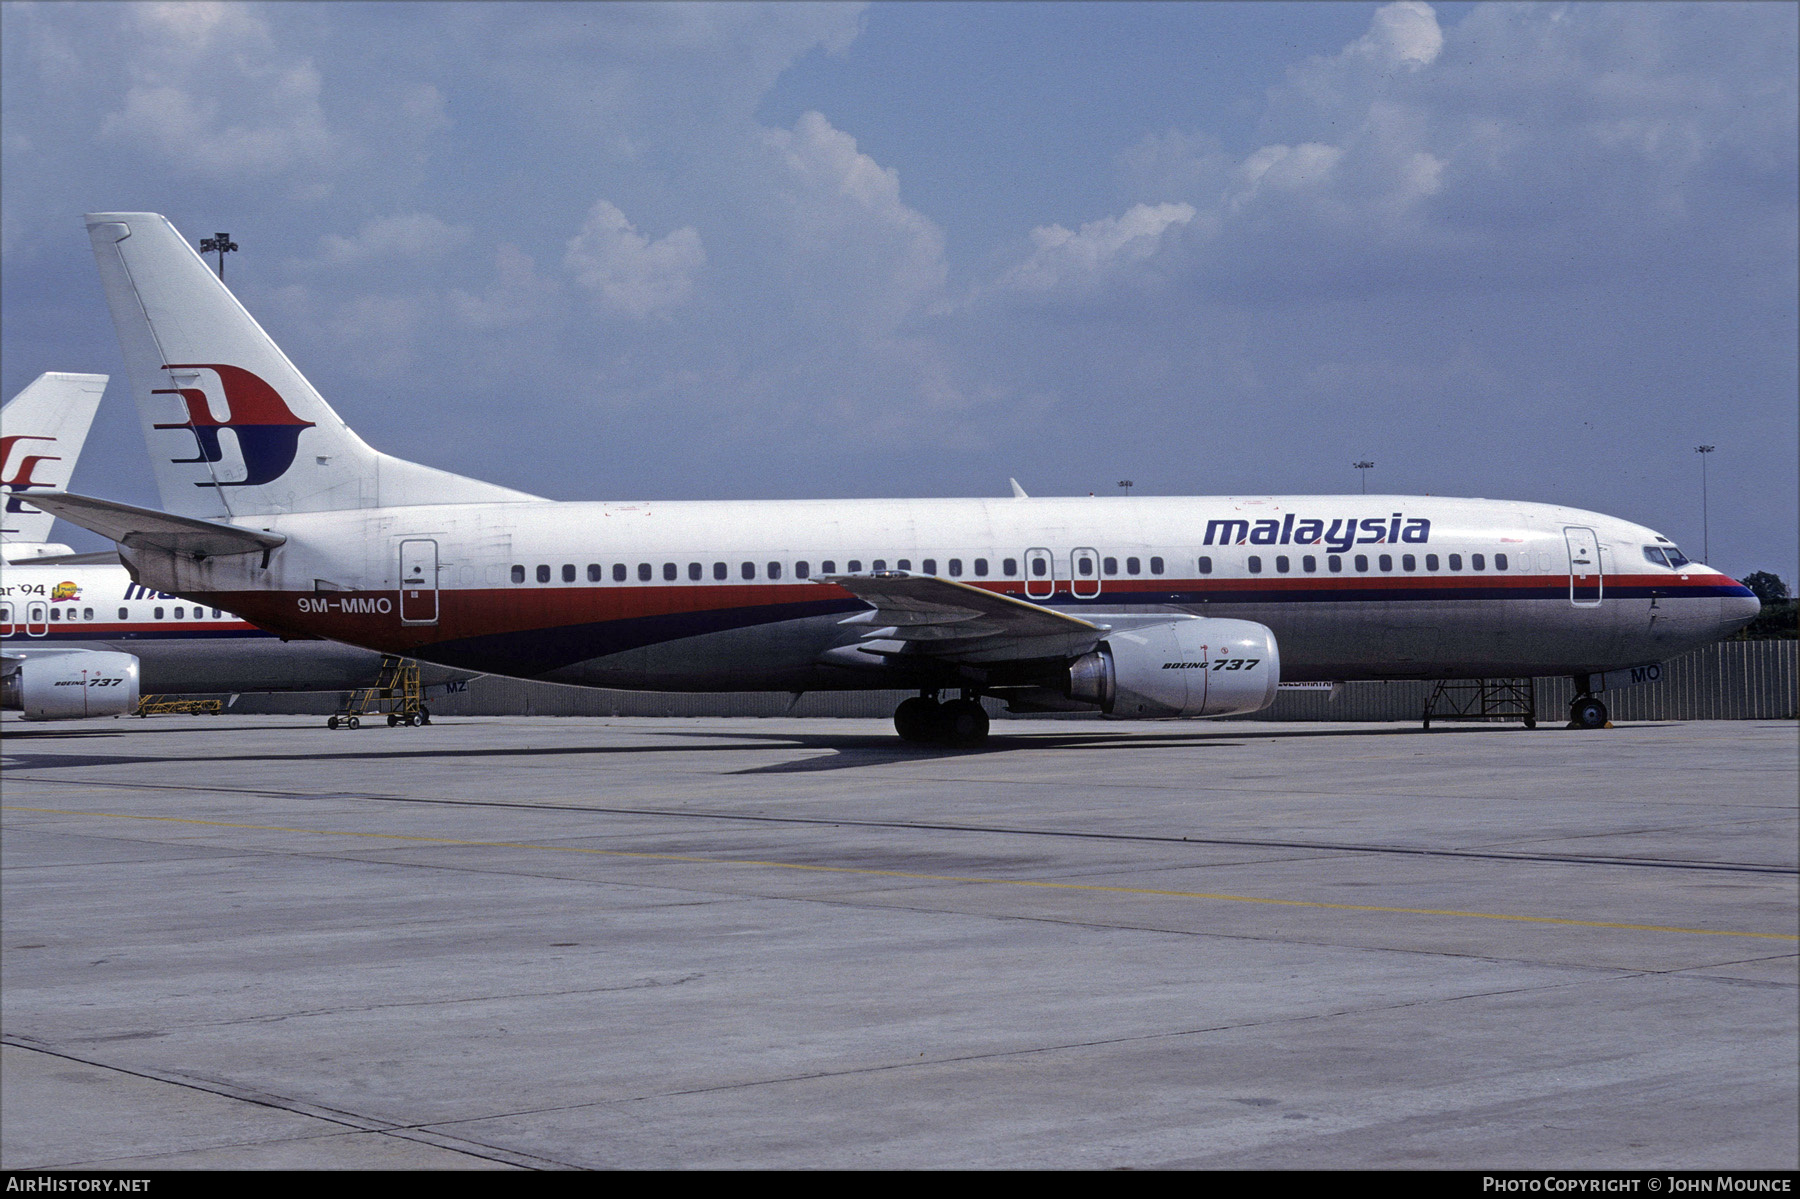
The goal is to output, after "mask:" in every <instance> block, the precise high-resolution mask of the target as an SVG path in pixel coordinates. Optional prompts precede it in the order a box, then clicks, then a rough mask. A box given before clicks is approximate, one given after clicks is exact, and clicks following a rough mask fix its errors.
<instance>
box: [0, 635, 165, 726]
mask: <svg viewBox="0 0 1800 1199" xmlns="http://www.w3.org/2000/svg"><path fill="white" fill-rule="evenodd" d="M137 702H138V660H137V657H136V656H135V655H133V654H121V653H114V652H111V651H103V650H81V651H77V652H74V653H67V654H42V655H33V656H32V657H29V658H26V659H25V660H24V661H23V662H21V663H19V668H18V669H17V670H14V671H12V672H11V673H10V674H8V675H7V676H6V677H5V679H4V681H3V686H0V706H4V707H7V708H11V709H13V710H15V711H18V712H21V713H23V715H24V717H25V719H26V720H79V719H80V718H81V717H84V716H123V715H125V714H126V713H128V712H130V711H131V710H132V709H134V708H136V707H137Z"/></svg>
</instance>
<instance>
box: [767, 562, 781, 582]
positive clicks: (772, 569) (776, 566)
mask: <svg viewBox="0 0 1800 1199" xmlns="http://www.w3.org/2000/svg"><path fill="white" fill-rule="evenodd" d="M769 577H770V578H771V579H779V578H780V577H781V563H779V562H771V563H769Z"/></svg>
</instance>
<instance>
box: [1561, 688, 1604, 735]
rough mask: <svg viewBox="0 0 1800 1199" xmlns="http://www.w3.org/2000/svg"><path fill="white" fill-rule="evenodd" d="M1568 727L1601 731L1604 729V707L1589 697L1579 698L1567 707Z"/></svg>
mask: <svg viewBox="0 0 1800 1199" xmlns="http://www.w3.org/2000/svg"><path fill="white" fill-rule="evenodd" d="M1569 727H1570V728H1572V729H1603V728H1605V727H1606V705H1605V704H1603V703H1601V702H1600V701H1599V700H1597V699H1595V698H1594V697H1593V696H1591V695H1584V696H1580V697H1579V698H1577V699H1576V700H1575V702H1574V703H1572V704H1570V705H1569Z"/></svg>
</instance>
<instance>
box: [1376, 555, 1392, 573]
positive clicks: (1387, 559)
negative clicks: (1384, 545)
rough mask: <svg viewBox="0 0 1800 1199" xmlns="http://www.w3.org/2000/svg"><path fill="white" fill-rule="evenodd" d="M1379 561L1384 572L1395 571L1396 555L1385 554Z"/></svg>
mask: <svg viewBox="0 0 1800 1199" xmlns="http://www.w3.org/2000/svg"><path fill="white" fill-rule="evenodd" d="M1378 561H1379V562H1380V563H1381V569H1382V571H1383V572H1386V571H1391V570H1393V569H1394V555H1392V554H1383V555H1381V557H1380V559H1378Z"/></svg>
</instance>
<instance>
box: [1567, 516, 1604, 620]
mask: <svg viewBox="0 0 1800 1199" xmlns="http://www.w3.org/2000/svg"><path fill="white" fill-rule="evenodd" d="M1563 539H1564V540H1565V541H1567V542H1568V545H1569V602H1570V603H1571V604H1574V605H1575V606H1576V607H1577V608H1597V607H1599V606H1600V600H1601V598H1602V597H1603V596H1604V595H1605V592H1606V580H1605V577H1604V576H1603V575H1602V573H1601V566H1600V539H1599V538H1598V537H1597V536H1595V534H1594V530H1592V529H1587V528H1582V527H1580V526H1577V525H1571V526H1568V527H1565V528H1564V529H1563Z"/></svg>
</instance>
